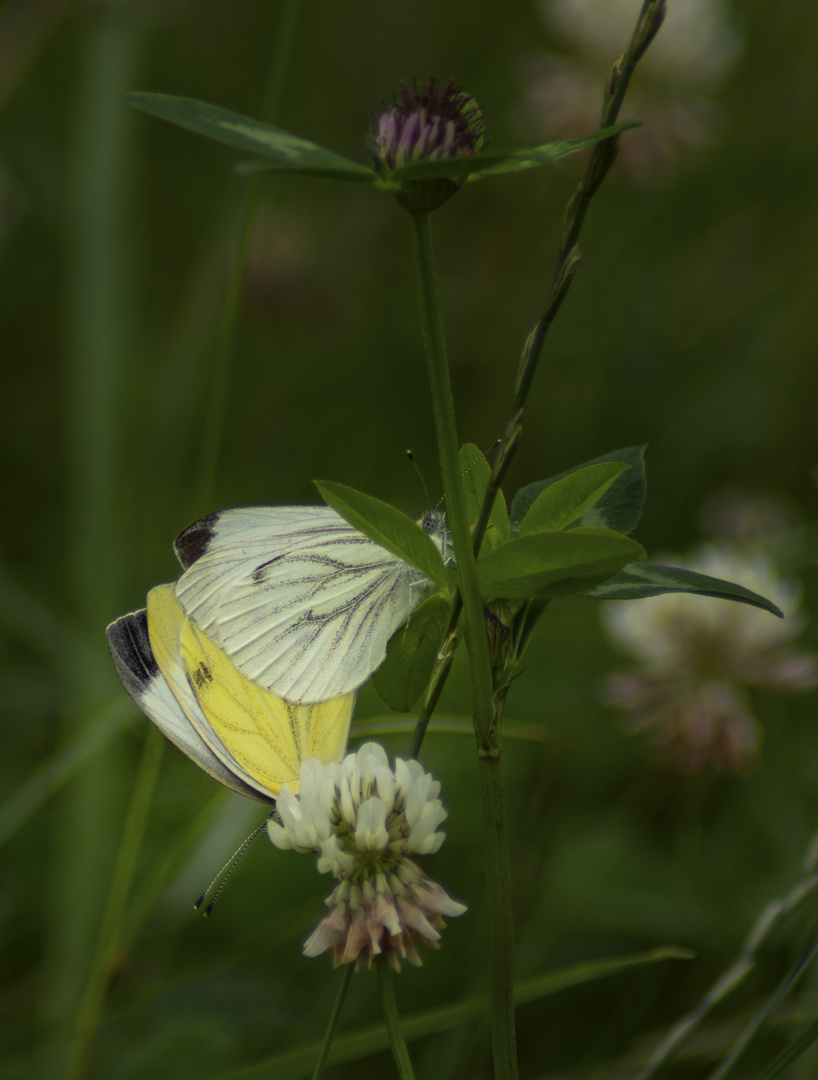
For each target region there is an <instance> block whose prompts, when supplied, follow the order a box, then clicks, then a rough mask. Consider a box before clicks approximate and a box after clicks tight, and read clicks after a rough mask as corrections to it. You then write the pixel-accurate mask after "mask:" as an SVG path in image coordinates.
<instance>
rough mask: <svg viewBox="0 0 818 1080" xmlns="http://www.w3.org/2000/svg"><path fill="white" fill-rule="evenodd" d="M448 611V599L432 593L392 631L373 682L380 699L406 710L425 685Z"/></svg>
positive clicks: (447, 620)
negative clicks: (406, 619) (396, 629)
mask: <svg viewBox="0 0 818 1080" xmlns="http://www.w3.org/2000/svg"><path fill="white" fill-rule="evenodd" d="M450 614H451V607H450V605H449V602H448V601H447V600H446V599H445V598H444V597H443V596H441V594H440V593H433V594H432V596H430V597H429V599H428V600H425V601H424V602H423V603H422V604H421V605H420V607H419V608H418V609H417V610H416V611H413V612H412V614H411V615H410V616H409V619H408V621H407V622H406V624H405V625H404V626H403V627H401V629H400V630H398V631H396V632H395V633H394V634H393V635H392V638H391V640H390V642H389V648H388V650H387V653H386V659H385V660H384V662H383V663H382V664H381V666H380V667H379V668H378V670H377V671H376V672H375V674H374V676H373V679H372V682H373V685H374V687H375V689H376V690H377V692H378V694H379V695H380V697H381V700H382V701H383V702H384V703H385V704H386V705H388V706H389V708H390V709H394V710H395V712H409V710H410V709H411V708H412V707H413V706H414V705H415V704H416V702H417V700H418V698H419V697H420V695H421V694H422V693H423V691H424V690H425V689H426V685H427V683H428V682H429V678H430V676H431V674H432V668H433V667H434V666H435V661H436V660H437V654H438V652H439V650H440V643H441V641H442V640H443V635H444V634H445V632H446V627H447V626H448V625H449V615H450Z"/></svg>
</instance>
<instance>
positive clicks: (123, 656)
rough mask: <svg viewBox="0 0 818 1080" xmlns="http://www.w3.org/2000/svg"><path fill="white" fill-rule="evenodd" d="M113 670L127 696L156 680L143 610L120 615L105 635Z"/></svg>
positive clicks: (145, 615) (155, 665) (155, 669)
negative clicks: (136, 687)
mask: <svg viewBox="0 0 818 1080" xmlns="http://www.w3.org/2000/svg"><path fill="white" fill-rule="evenodd" d="M105 636H106V637H107V639H108V648H109V649H110V650H111V657H112V659H113V661H114V667H115V668H116V670H117V674H118V675H119V677H120V679H121V680H122V683H123V685H124V686H125V689H126V690H127V691H128V693H132V687H134V685H135V684H136V685H137V686H144V685H145V684H146V683H148V682H150V681H151V680H152V679H155V678H158V677H159V674H160V672H159V665H158V664H157V663H156V658H155V657H154V655H153V649H152V648H151V642H150V637H149V635H148V613H147V611H146V610H145V608H141V609H140V610H139V611H133V612H131V614H130V615H123V616H122V617H121V618H119V619H115V620H114V622H112V623H111V625H110V626H109V627H108V628H107V630H106V631H105Z"/></svg>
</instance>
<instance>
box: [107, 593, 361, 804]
mask: <svg viewBox="0 0 818 1080" xmlns="http://www.w3.org/2000/svg"><path fill="white" fill-rule="evenodd" d="M107 637H108V645H109V647H110V650H111V655H112V657H113V660H114V665H115V667H116V670H117V674H118V675H119V677H120V679H121V681H122V683H123V685H124V687H125V689H126V690H127V691H128V693H129V694H130V695H131V697H132V698H133V700H134V701H135V702H136V704H137V705H138V706H139V708H140V709H142V711H143V712H144V713H145V714H146V715H147V716H148V717H149V718H150V719H151V720H152V721H153V723H154V724H155V725H156V726H157V727H158V728H159V730H160V731H161V732H162V733H163V734H164V735H166V736H167V737H168V738H169V739H170V740H171V742H173V743H174V744H175V745H176V746H177V747H178V748H179V749H180V750H181V751H182V752H183V753H185V754H187V756H188V757H189V758H191V759H192V760H193V761H194V762H195V763H196V764H197V765H198V766H199V767H200V768H202V769H204V771H205V772H206V773H209V774H210V776H212V777H213V778H214V779H215V780H218V781H219V782H220V783H222V784H224V785H225V786H226V787H228V788H231V789H232V790H233V791H237V792H239V794H241V795H247V796H249V797H250V798H253V799H258V800H259V801H260V802H267V803H273V802H275V797H276V796H277V795H278V794H279V792H280V790H281V787H282V785H283V784H285V783H286V784H288V785H289V787H290V790H291V791H293V792H294V793H295V792H297V790H298V780H299V774H300V771H301V763H302V762H303V761H306V760H307V759H308V758H311V757H316V758H318V760H319V761H321V762H322V763H324V764H328V763H330V762H333V761H340V759H341V758H342V757H343V754H344V751H345V749H346V742H347V735H348V733H349V725H350V720H351V718H352V707H353V703H354V699H355V695H354V694H346V695H343V696H339V697H336V698H334V699H331V700H328V701H325V702H322V703H320V704H312V705H299V704H292V703H289V702H286V701H282V700H281V698H279V697H276V696H275V695H274V694H271V693H270V692H269V691H268V690H265V689H264V687H262V686H259V685H257V684H255V683H253V682H252V681H251V680H249V679H247V678H246V677H245V675H243V674H242V672H240V671H239V670H238V668H237V667H236V666H235V664H234V663H233V662H232V661H231V660H230V658H229V657H228V656H227V655H226V654H225V653H224V652H223V650H222V649H220V648H219V647H218V645H216V644H215V643H214V642H213V641H212V640H211V639H210V638H209V637H208V636H207V634H205V633H204V632H203V631H202V630H201V628H200V627H198V626H197V625H196V624H195V623H194V622H192V620H191V619H190V618H188V616H187V615H186V614H185V612H184V611H183V610H182V607H181V606H180V604H179V602H178V600H177V599H176V597H175V596H174V590H173V586H172V585H160V586H158V587H157V588H155V589H152V590H151V592H150V593H149V594H148V601H147V608H145V609H143V610H141V611H135V612H132V613H131V614H130V615H123V616H122V618H120V619H117V620H116V621H115V622H113V623H111V625H110V626H109V627H108V630H107Z"/></svg>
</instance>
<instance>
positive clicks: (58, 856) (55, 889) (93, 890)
mask: <svg viewBox="0 0 818 1080" xmlns="http://www.w3.org/2000/svg"><path fill="white" fill-rule="evenodd" d="M122 6H123V5H120V4H115V3H111V4H109V5H107V6H106V7H105V8H101V9H99V12H98V14H96V16H95V18H94V20H93V21H92V22H91V24H90V27H89V30H88V32H87V35H86V37H85V38H84V39H83V41H82V54H81V57H82V72H81V78H80V79H79V80H78V81H79V82H80V83H81V85H82V89H81V93H80V95H79V98H78V102H77V105H76V109H75V112H74V132H73V139H72V146H71V149H70V159H71V168H70V173H69V180H68V182H67V183H66V193H67V194H66V201H67V212H68V213H69V215H70V220H71V224H72V231H71V236H70V242H69V246H68V261H69V273H68V275H67V276H68V279H69V281H70V282H71V289H70V292H69V295H68V298H67V324H68V327H67V340H68V358H69V364H68V420H69V428H68V454H67V457H68V487H69V522H70V524H69V529H68V534H69V539H68V552H67V564H66V582H67V594H68V598H69V602H70V604H71V607H72V609H73V614H74V621H75V625H76V627H77V630H78V637H79V638H80V639H82V640H86V639H87V640H92V641H98V643H99V651H98V653H97V654H96V659H99V660H101V657H102V655H103V652H104V643H103V640H102V628H103V627H104V625H105V621H106V619H107V618H108V617H109V615H110V610H111V606H112V604H113V602H114V592H115V584H114V580H113V562H114V560H106V559H104V558H102V559H101V558H100V554H101V553H105V552H110V551H115V550H116V547H117V544H116V529H115V513H116V508H117V507H118V506H119V505H120V500H119V492H120V489H121V484H120V477H119V471H118V463H119V459H120V446H119V435H118V429H119V396H120V384H121V378H122V374H123V371H124V369H125V367H126V365H127V361H128V355H129V351H130V349H131V347H132V335H131V333H130V322H131V319H130V292H129V289H128V283H127V273H126V267H127V261H126V240H125V236H126V229H125V206H126V203H127V193H128V180H129V176H130V175H131V171H132V170H131V169H130V161H129V145H130V143H129V124H130V120H131V118H130V116H129V115H128V110H126V109H125V108H124V107H123V105H122V94H123V93H124V92H125V91H126V90H127V89H128V88H129V83H130V80H131V76H132V72H133V71H134V70H135V64H136V59H137V54H138V48H139V42H138V37H137V33H136V31H135V29H134V26H133V24H132V23H131V22H130V20H129V19H128V18H127V16H126V15H125V14H124V13H123V12H122V10H121V7H122ZM95 666H96V665H95ZM90 670H93V668H90ZM102 685H103V686H104V683H103V684H102ZM106 689H107V688H106ZM104 703H105V702H104V698H102V697H101V693H100V684H99V683H97V685H96V686H95V685H94V683H93V682H92V681H91V680H88V681H86V685H85V687H84V688H83V687H78V688H77V689H76V690H74V692H73V693H72V696H71V698H70V699H69V704H68V706H67V708H66V713H65V716H64V717H63V721H62V734H63V736H64V738H65V739H66V740H67V741H69V742H70V741H72V740H73V739H75V738H76V736H77V732H78V731H83V732H84V730H85V727H86V725H87V717H88V715H89V713H93V712H96V711H97V710H98V709H99V708H100V707H101V706H102V705H104ZM103 745H104V750H100V752H98V753H96V754H95V755H93V757H92V758H91V759H90V760H87V761H86V764H85V767H84V768H83V769H82V770H81V771H80V772H78V773H76V774H75V775H74V779H73V782H72V784H70V785H69V786H68V788H67V789H66V791H65V794H64V797H63V798H62V799H61V800H60V803H59V805H58V806H57V807H56V812H55V814H54V816H53V823H54V824H53V830H54V852H53V858H52V860H51V868H52V879H51V885H50V892H51V902H50V904H49V905H48V906H49V909H50V910H52V911H55V912H56V913H57V916H56V917H55V918H53V919H50V920H49V922H48V924H47V927H46V947H45V950H46V951H45V959H44V977H43V979H42V986H43V1001H42V1005H41V1009H42V1019H43V1022H44V1024H45V1025H46V1026H47V1027H48V1028H50V1029H53V1028H54V1027H55V1026H57V1025H63V1024H66V1023H67V1022H68V1019H69V1017H70V1016H71V1015H72V1013H73V1011H74V1009H75V1007H76V1005H77V1002H78V1001H79V998H80V996H81V993H82V988H83V986H84V983H85V979H86V976H87V973H88V969H89V965H90V963H91V958H92V956H93V951H94V941H95V936H96V930H97V927H98V924H99V918H100V916H101V912H102V909H103V906H104V893H105V888H106V883H107V877H108V872H109V867H110V865H111V863H112V852H113V851H114V850H115V848H116V830H117V816H118V815H117V807H118V802H119V792H120V791H121V790H122V782H121V774H122V768H123V764H122V762H121V761H120V754H121V750H120V747H119V746H117V745H115V744H113V743H111V742H108V743H105V744H102V743H100V746H103ZM63 1051H64V1048H62V1047H61V1048H60V1049H59V1050H58V1051H57V1052H56V1054H57V1057H59V1058H62V1054H63ZM62 1064H63V1063H62V1062H61V1063H60V1064H59V1065H58V1066H57V1067H58V1068H60V1069H61V1068H62Z"/></svg>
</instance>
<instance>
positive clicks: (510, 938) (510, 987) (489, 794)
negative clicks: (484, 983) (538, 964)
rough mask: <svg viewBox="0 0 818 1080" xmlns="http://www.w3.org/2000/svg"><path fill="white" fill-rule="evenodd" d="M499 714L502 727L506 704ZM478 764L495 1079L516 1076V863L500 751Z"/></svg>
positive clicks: (481, 754) (486, 755) (482, 754)
mask: <svg viewBox="0 0 818 1080" xmlns="http://www.w3.org/2000/svg"><path fill="white" fill-rule="evenodd" d="M497 711H498V724H499V720H500V717H501V714H502V704H500V705H499V707H498V710H497ZM478 760H479V767H480V792H481V796H482V802H483V826H484V831H485V836H486V887H487V892H488V910H489V931H490V941H489V945H490V953H491V968H490V980H491V981H490V994H489V999H490V1010H491V1029H492V1030H491V1038H492V1050H493V1054H494V1075H495V1077H516V1076H517V1047H516V1035H515V1017H514V912H513V910H512V903H511V865H510V860H509V856H508V836H507V834H506V824H505V800H504V798H503V778H502V771H501V767H500V766H501V760H500V752H499V747H498V750H497V753H496V754H492V753H485V752H481V751H478Z"/></svg>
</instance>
